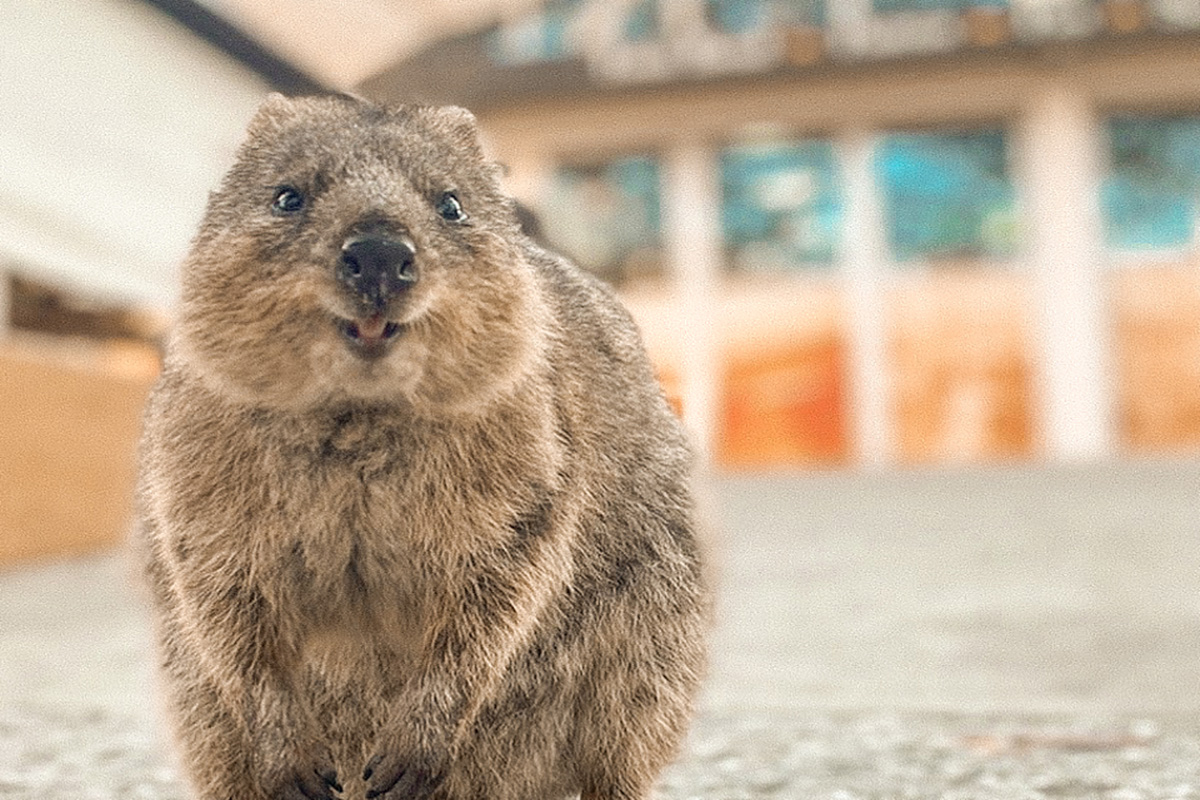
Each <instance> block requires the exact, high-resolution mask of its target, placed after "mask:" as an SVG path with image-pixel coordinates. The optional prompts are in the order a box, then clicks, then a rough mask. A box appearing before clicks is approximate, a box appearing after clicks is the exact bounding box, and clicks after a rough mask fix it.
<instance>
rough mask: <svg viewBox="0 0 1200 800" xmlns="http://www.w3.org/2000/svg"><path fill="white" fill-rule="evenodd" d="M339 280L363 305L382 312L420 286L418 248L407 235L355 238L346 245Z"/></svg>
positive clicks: (367, 235)
mask: <svg viewBox="0 0 1200 800" xmlns="http://www.w3.org/2000/svg"><path fill="white" fill-rule="evenodd" d="M337 276H338V280H339V281H340V282H341V283H342V285H343V286H345V287H346V288H347V289H349V290H350V292H351V293H352V294H354V295H355V296H356V297H357V299H358V300H359V301H360V302H361V303H362V304H364V305H367V306H369V307H371V308H373V309H376V310H379V311H382V310H383V309H384V308H385V307H386V306H387V304H388V302H389V301H390V300H391V299H392V298H393V297H395V296H396V295H397V294H400V293H401V292H403V291H405V290H406V289H408V288H409V287H410V286H412V285H413V284H414V283H416V282H417V247H416V245H415V244H414V243H413V241H412V239H410V238H408V237H407V236H403V235H391V234H379V233H372V234H365V235H362V236H351V237H350V238H348V239H347V240H346V241H345V242H344V243H343V244H342V252H341V256H340V258H339V259H338V266H337Z"/></svg>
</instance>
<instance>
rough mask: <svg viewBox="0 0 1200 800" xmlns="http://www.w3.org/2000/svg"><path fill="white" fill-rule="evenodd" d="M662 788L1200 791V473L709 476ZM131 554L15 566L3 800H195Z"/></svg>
mask: <svg viewBox="0 0 1200 800" xmlns="http://www.w3.org/2000/svg"><path fill="white" fill-rule="evenodd" d="M710 495H711V497H710V503H709V504H710V508H711V512H712V514H711V516H712V518H713V519H714V522H715V525H714V527H715V528H716V531H717V532H716V535H715V537H714V539H715V541H714V545H713V555H714V559H713V560H714V563H715V564H716V565H717V573H718V580H719V588H720V607H719V613H718V624H717V628H716V630H715V631H714V636H713V663H712V670H711V676H710V680H709V683H708V687H707V689H706V692H705V694H704V697H703V701H702V704H701V705H702V708H701V712H700V714H699V716H698V719H697V722H696V725H695V728H694V730H693V733H692V736H691V737H690V739H689V742H688V745H687V747H686V749H685V751H684V753H683V754H682V755H681V757H680V760H679V762H678V763H677V764H675V765H674V766H673V767H671V768H670V769H669V770H668V771H667V772H666V774H665V775H664V777H663V781H662V784H661V786H660V796H661V797H662V798H663V799H664V800H684V799H685V798H714V799H715V800H738V799H739V798H800V797H804V798H829V800H854V799H855V798H864V799H865V798H879V799H880V800H882V799H883V798H963V799H964V800H965V799H966V798H1060V797H1069V798H1085V797H1086V798H1092V797H1095V798H1111V800H1137V798H1189V797H1195V798H1200V591H1197V584H1198V582H1200V461H1197V460H1191V461H1159V462H1131V463H1121V464H1108V465H1103V466H1087V467H1071V468H1067V467H1039V468H995V469H971V470H954V471H929V472H891V473H886V474H873V475H852V474H836V475H833V474H831V475H790V476H778V475H776V476H770V477H748V476H747V477H725V478H721V479H718V480H715V481H713V484H712V491H711V493H710ZM149 664H150V654H149V637H148V633H147V624H146V621H145V618H144V615H143V614H142V612H141V610H140V608H139V605H138V602H137V600H136V597H135V593H134V592H133V591H132V590H131V589H130V586H129V582H128V581H127V580H126V575H125V566H124V564H123V561H122V560H121V558H120V556H119V554H109V555H105V556H101V557H97V558H93V559H87V560H80V561H72V562H66V563H59V564H52V565H46V566H40V567H36V568H23V569H19V570H15V571H9V572H7V573H0V798H39V800H57V799H58V798H63V800H65V799H66V798H71V799H72V800H79V799H81V798H97V800H99V799H101V798H103V799H105V800H108V799H110V798H113V799H115V798H123V799H124V798H135V799H136V798H147V800H149V799H150V798H154V799H155V800H176V799H179V800H182V798H183V797H184V796H185V795H184V793H183V789H182V787H181V786H180V784H179V782H178V778H177V775H176V772H175V771H174V769H173V768H172V767H171V765H170V760H169V757H168V756H167V749H168V748H167V747H166V745H165V743H164V739H165V736H164V728H163V726H162V725H161V724H160V722H159V720H158V718H157V714H156V713H155V706H154V700H153V695H154V688H153V679H152V675H151V670H150V666H149Z"/></svg>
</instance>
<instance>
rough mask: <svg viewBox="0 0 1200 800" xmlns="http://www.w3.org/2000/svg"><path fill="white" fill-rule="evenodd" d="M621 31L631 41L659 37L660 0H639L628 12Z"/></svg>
mask: <svg viewBox="0 0 1200 800" xmlns="http://www.w3.org/2000/svg"><path fill="white" fill-rule="evenodd" d="M627 14H628V16H626V17H625V24H624V26H622V28H621V32H622V34H623V36H624V37H625V39H626V40H627V41H630V42H645V41H649V40H651V39H655V38H657V37H658V35H659V33H660V30H661V28H660V25H659V19H658V0H638V2H637V3H635V4H634V5H633V7H632V8H631V9H629V11H628V12H627Z"/></svg>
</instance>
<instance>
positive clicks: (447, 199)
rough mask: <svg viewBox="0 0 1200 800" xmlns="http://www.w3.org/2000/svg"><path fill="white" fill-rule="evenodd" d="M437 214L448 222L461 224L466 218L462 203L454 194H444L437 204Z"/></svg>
mask: <svg viewBox="0 0 1200 800" xmlns="http://www.w3.org/2000/svg"><path fill="white" fill-rule="evenodd" d="M437 212H438V215H439V216H441V218H442V219H444V220H447V221H449V222H462V221H463V220H465V219H466V218H467V212H466V211H464V210H463V206H462V202H461V201H459V199H458V195H456V194H455V193H454V192H445V193H444V194H443V195H442V196H441V198H440V199H439V200H438V202H437Z"/></svg>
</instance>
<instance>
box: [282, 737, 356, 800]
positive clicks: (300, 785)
mask: <svg viewBox="0 0 1200 800" xmlns="http://www.w3.org/2000/svg"><path fill="white" fill-rule="evenodd" d="M292 764H293V765H294V766H291V767H281V768H279V769H277V770H273V772H274V773H275V775H274V778H273V780H271V781H270V782H269V783H270V784H271V785H270V786H269V787H268V796H269V797H272V798H276V797H277V798H280V800H338V795H339V794H340V793H341V791H342V785H341V784H340V783H338V776H337V770H336V769H335V768H334V765H333V758H332V756H331V755H330V754H329V752H328V751H327V750H324V749H319V750H317V751H316V754H315V755H310V756H307V757H303V756H302V757H299V758H296V759H293V760H292Z"/></svg>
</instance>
